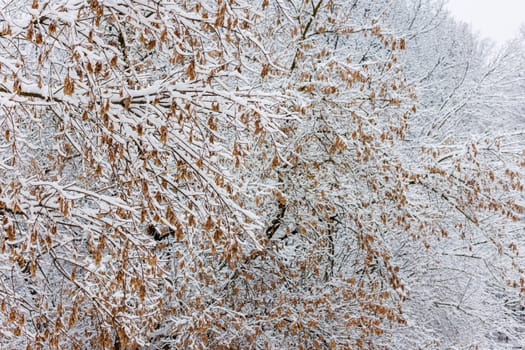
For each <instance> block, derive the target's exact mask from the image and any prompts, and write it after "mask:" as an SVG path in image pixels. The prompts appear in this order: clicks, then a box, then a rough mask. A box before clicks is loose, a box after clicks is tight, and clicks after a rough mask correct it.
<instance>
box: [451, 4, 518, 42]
mask: <svg viewBox="0 0 525 350" xmlns="http://www.w3.org/2000/svg"><path fill="white" fill-rule="evenodd" d="M448 8H449V10H450V12H451V13H452V14H453V15H454V16H455V17H456V18H458V19H460V20H462V21H464V22H467V23H469V24H471V25H472V29H473V30H474V32H478V33H480V34H481V35H482V36H483V37H489V38H491V39H493V40H495V41H496V42H497V43H498V44H502V43H503V42H505V41H506V40H509V39H512V38H514V37H515V36H516V34H517V33H518V30H519V28H520V25H521V23H525V0H448Z"/></svg>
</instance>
